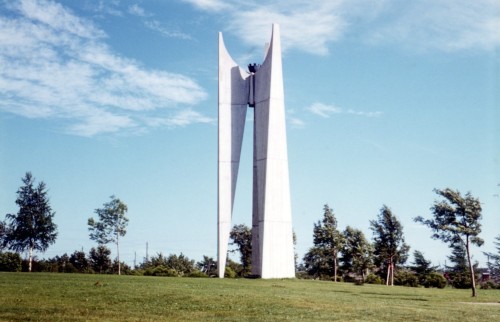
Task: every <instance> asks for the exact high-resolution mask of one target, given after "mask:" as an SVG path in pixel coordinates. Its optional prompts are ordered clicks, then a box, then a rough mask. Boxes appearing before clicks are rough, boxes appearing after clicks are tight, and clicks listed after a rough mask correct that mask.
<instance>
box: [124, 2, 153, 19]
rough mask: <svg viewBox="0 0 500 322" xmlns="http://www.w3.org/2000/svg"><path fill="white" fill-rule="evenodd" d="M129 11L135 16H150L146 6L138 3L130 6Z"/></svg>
mask: <svg viewBox="0 0 500 322" xmlns="http://www.w3.org/2000/svg"><path fill="white" fill-rule="evenodd" d="M128 13H130V14H131V15H134V16H139V17H148V16H150V14H149V13H147V12H146V11H145V10H144V8H142V7H141V6H139V5H138V4H133V5H131V6H129V7H128Z"/></svg>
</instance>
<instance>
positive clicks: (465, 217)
mask: <svg viewBox="0 0 500 322" xmlns="http://www.w3.org/2000/svg"><path fill="white" fill-rule="evenodd" d="M434 192H435V193H437V194H438V195H440V196H441V197H443V198H444V199H442V200H439V201H435V202H434V205H433V206H432V207H431V211H432V213H433V218H432V219H427V220H426V219H424V218H423V217H421V216H419V217H416V218H415V219H414V220H415V221H416V222H419V223H421V224H423V225H425V226H427V227H429V228H431V230H432V231H433V234H432V238H433V239H440V240H442V241H443V242H445V243H457V242H458V243H462V244H463V246H464V247H465V251H466V254H467V262H468V265H469V270H470V278H471V282H472V284H471V288H472V296H473V297H475V296H476V282H475V278H474V267H473V264H472V259H471V249H470V247H471V245H476V246H481V245H482V244H483V243H484V241H483V240H482V239H481V238H480V237H479V234H480V233H481V223H480V221H481V217H482V215H481V211H482V209H481V203H480V202H479V199H477V198H474V197H473V196H472V194H471V193H470V192H467V193H466V194H465V196H462V195H461V194H460V192H459V191H458V190H452V189H450V188H446V189H444V190H439V189H434Z"/></svg>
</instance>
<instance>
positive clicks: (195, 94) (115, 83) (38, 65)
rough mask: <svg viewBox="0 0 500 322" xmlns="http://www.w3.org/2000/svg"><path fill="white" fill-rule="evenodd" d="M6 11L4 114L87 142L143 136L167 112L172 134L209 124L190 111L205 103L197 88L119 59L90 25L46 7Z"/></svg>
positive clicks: (0, 43)
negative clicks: (51, 124)
mask: <svg viewBox="0 0 500 322" xmlns="http://www.w3.org/2000/svg"><path fill="white" fill-rule="evenodd" d="M9 10H10V11H9V15H8V16H4V15H2V16H0V66H2V68H1V69H0V109H1V110H4V111H7V112H10V113H14V114H18V115H22V116H25V117H29V118H45V119H48V120H53V119H57V120H62V121H63V123H64V124H66V126H65V130H66V131H68V132H70V133H72V134H76V135H82V136H93V135H97V134H100V133H109V132H117V131H144V129H145V128H147V127H148V126H149V124H148V123H147V122H146V121H145V119H146V118H151V119H153V118H156V117H158V114H159V113H163V112H161V111H163V110H165V109H167V110H168V111H170V110H171V111H172V112H171V115H172V116H171V117H172V119H171V122H170V123H169V124H168V125H169V126H176V125H186V124H191V123H200V122H201V123H205V122H206V119H205V118H204V117H203V116H202V115H199V114H198V113H197V112H194V111H192V106H194V105H196V104H198V103H199V102H200V101H202V100H204V99H205V98H206V96H207V94H206V92H205V91H204V89H203V88H201V87H200V86H199V85H198V84H197V83H196V82H195V81H194V80H192V79H191V78H189V77H186V76H184V75H180V74H175V73H169V72H166V71H161V70H150V69H146V68H144V67H142V66H141V64H140V63H139V62H137V61H135V60H132V59H128V58H126V57H122V56H120V55H118V54H116V53H114V52H113V51H112V50H111V49H110V48H109V47H108V46H107V44H106V42H105V41H106V34H105V33H104V32H103V31H102V30H100V29H99V28H97V27H96V26H95V25H94V24H93V23H92V22H91V21H88V20H85V19H82V18H79V17H77V16H75V15H74V14H73V13H72V12H71V11H70V10H68V9H66V8H65V7H63V6H62V5H60V4H57V3H53V2H51V1H45V0H39V1H36V0H24V1H19V2H16V3H14V4H11V5H9ZM179 115H183V119H182V122H181V121H179ZM165 125H167V123H165Z"/></svg>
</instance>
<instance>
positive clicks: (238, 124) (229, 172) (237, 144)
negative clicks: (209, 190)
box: [217, 33, 249, 277]
mask: <svg viewBox="0 0 500 322" xmlns="http://www.w3.org/2000/svg"><path fill="white" fill-rule="evenodd" d="M248 76H249V75H248V74H247V73H246V72H245V71H244V70H242V69H241V68H240V67H239V66H238V65H237V64H236V63H235V62H234V60H233V58H232V57H231V56H230V55H229V52H228V51H227V49H226V47H225V45H224V40H223V37H222V33H219V126H218V129H219V134H218V137H219V139H218V140H219V152H218V170H219V173H218V255H217V256H218V263H219V265H218V267H219V269H218V274H219V277H224V270H225V263H226V256H227V249H228V243H229V233H230V230H231V217H232V211H233V204H234V195H235V192H236V182H237V179H238V169H239V164H240V155H241V146H242V142H243V132H244V128H245V119H246V112H247V102H248V88H249V85H248V81H247V78H248Z"/></svg>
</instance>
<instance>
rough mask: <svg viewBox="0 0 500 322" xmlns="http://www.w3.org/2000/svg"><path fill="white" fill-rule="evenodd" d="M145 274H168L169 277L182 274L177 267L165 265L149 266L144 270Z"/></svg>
mask: <svg viewBox="0 0 500 322" xmlns="http://www.w3.org/2000/svg"><path fill="white" fill-rule="evenodd" d="M144 275H145V276H168V277H177V276H180V274H179V272H177V271H176V270H175V269H172V268H167V267H165V266H156V267H151V268H148V269H147V270H145V271H144Z"/></svg>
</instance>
